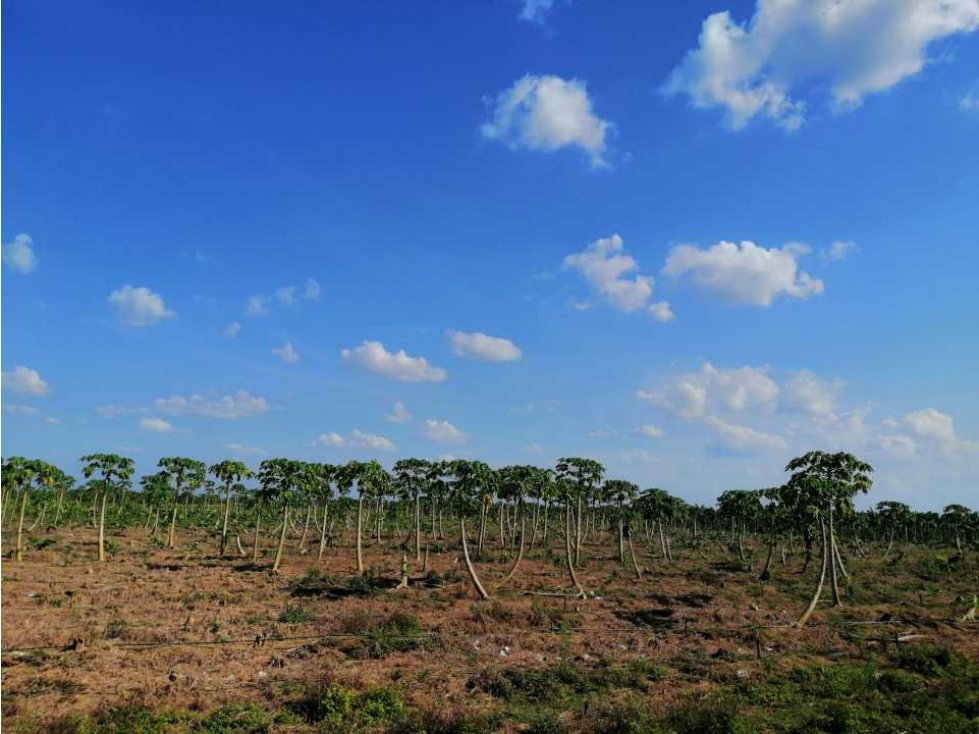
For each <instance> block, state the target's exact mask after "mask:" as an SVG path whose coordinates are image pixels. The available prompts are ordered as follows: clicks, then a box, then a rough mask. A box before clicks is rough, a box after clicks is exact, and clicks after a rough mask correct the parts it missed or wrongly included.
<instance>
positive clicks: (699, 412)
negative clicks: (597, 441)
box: [637, 362, 779, 418]
mask: <svg viewBox="0 0 979 734" xmlns="http://www.w3.org/2000/svg"><path fill="white" fill-rule="evenodd" d="M637 397H639V398H640V399H641V400H644V401H646V402H648V403H650V404H652V405H655V406H656V407H658V408H662V409H664V410H666V411H669V412H670V413H673V414H674V415H678V416H681V417H683V418H698V417H701V416H704V415H706V414H707V413H713V412H716V411H718V410H725V411H732V412H740V411H744V410H748V409H752V408H761V409H764V410H769V411H771V410H774V409H775V407H776V405H777V403H778V397H779V387H778V385H777V384H776V382H775V381H774V380H773V379H772V378H771V377H769V376H768V374H767V368H765V367H748V366H745V367H739V368H737V369H718V368H717V367H714V365H712V364H711V363H710V362H705V363H704V365H703V367H701V369H700V371H699V372H690V373H685V374H680V375H677V376H675V377H672V378H670V379H669V380H668V381H667V382H665V383H664V384H663V385H662V386H661V387H659V388H658V389H655V390H640V391H639V392H638V393H637Z"/></svg>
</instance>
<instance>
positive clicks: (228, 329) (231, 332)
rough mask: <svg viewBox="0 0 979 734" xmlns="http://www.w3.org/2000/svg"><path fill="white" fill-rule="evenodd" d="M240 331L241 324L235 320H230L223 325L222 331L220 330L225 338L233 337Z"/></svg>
mask: <svg viewBox="0 0 979 734" xmlns="http://www.w3.org/2000/svg"><path fill="white" fill-rule="evenodd" d="M240 333H241V324H239V323H238V322H237V321H232V322H231V323H230V324H228V325H227V326H225V327H224V331H222V332H221V336H223V337H224V338H225V339H234V338H235V337H236V336H238V334H240Z"/></svg>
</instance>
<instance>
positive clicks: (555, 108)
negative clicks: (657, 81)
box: [480, 74, 612, 167]
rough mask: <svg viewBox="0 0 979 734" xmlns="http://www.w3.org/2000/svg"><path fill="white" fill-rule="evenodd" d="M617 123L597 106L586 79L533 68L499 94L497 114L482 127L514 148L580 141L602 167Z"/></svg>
mask: <svg viewBox="0 0 979 734" xmlns="http://www.w3.org/2000/svg"><path fill="white" fill-rule="evenodd" d="M611 128H612V124H611V123H609V122H607V121H605V120H602V119H600V118H598V117H597V116H596V115H595V113H594V112H593V111H592V101H591V99H589V97H588V91H587V90H586V88H585V83H584V82H580V81H578V80H576V79H571V80H570V81H568V80H565V79H561V78H560V77H557V76H532V75H530V74H528V75H526V76H524V77H522V78H520V79H518V80H517V81H516V82H514V84H513V86H512V87H510V88H509V89H508V90H506V91H505V92H502V93H500V94H499V95H498V96H497V98H496V100H495V108H494V110H493V117H492V119H491V120H490V121H489V122H486V123H484V124H483V125H482V126H481V127H480V132H481V134H482V136H483V137H484V138H486V139H488V140H498V141H500V142H503V143H505V144H507V145H508V146H510V148H513V149H517V148H526V149H527V150H543V151H553V150H557V149H558V148H563V147H566V146H569V145H571V146H577V147H579V148H581V149H582V150H584V151H585V152H586V153H587V154H588V156H589V158H590V159H591V164H592V166H595V167H600V166H604V165H605V159H604V156H605V136H606V134H607V133H608V132H609V130H610V129H611Z"/></svg>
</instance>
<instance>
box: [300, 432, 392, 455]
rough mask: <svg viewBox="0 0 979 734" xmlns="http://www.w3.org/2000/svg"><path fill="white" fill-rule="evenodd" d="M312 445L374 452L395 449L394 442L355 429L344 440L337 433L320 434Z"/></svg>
mask: <svg viewBox="0 0 979 734" xmlns="http://www.w3.org/2000/svg"><path fill="white" fill-rule="evenodd" d="M313 445H314V446H320V447H323V448H338V447H341V446H347V447H351V448H361V449H372V450H374V451H393V450H394V448H395V445H394V442H393V441H391V440H390V439H387V438H385V437H384V436H379V435H378V434H376V433H365V432H364V431H361V430H359V429H356V428H355V429H354V430H353V431H352V432H351V434H350V437H349V438H344V437H343V436H341V435H340V434H339V433H321V434H320V435H319V436H317V437H316V438H315V439H314V440H313Z"/></svg>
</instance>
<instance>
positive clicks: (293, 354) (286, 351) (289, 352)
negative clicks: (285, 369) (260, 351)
mask: <svg viewBox="0 0 979 734" xmlns="http://www.w3.org/2000/svg"><path fill="white" fill-rule="evenodd" d="M272 354H274V355H275V356H276V357H278V358H279V359H281V360H282V361H283V362H286V363H287V364H293V363H295V362H298V361H299V352H297V351H296V350H295V349H294V348H293V346H292V342H286V343H285V344H283V345H282V346H281V347H275V348H273V349H272Z"/></svg>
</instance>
